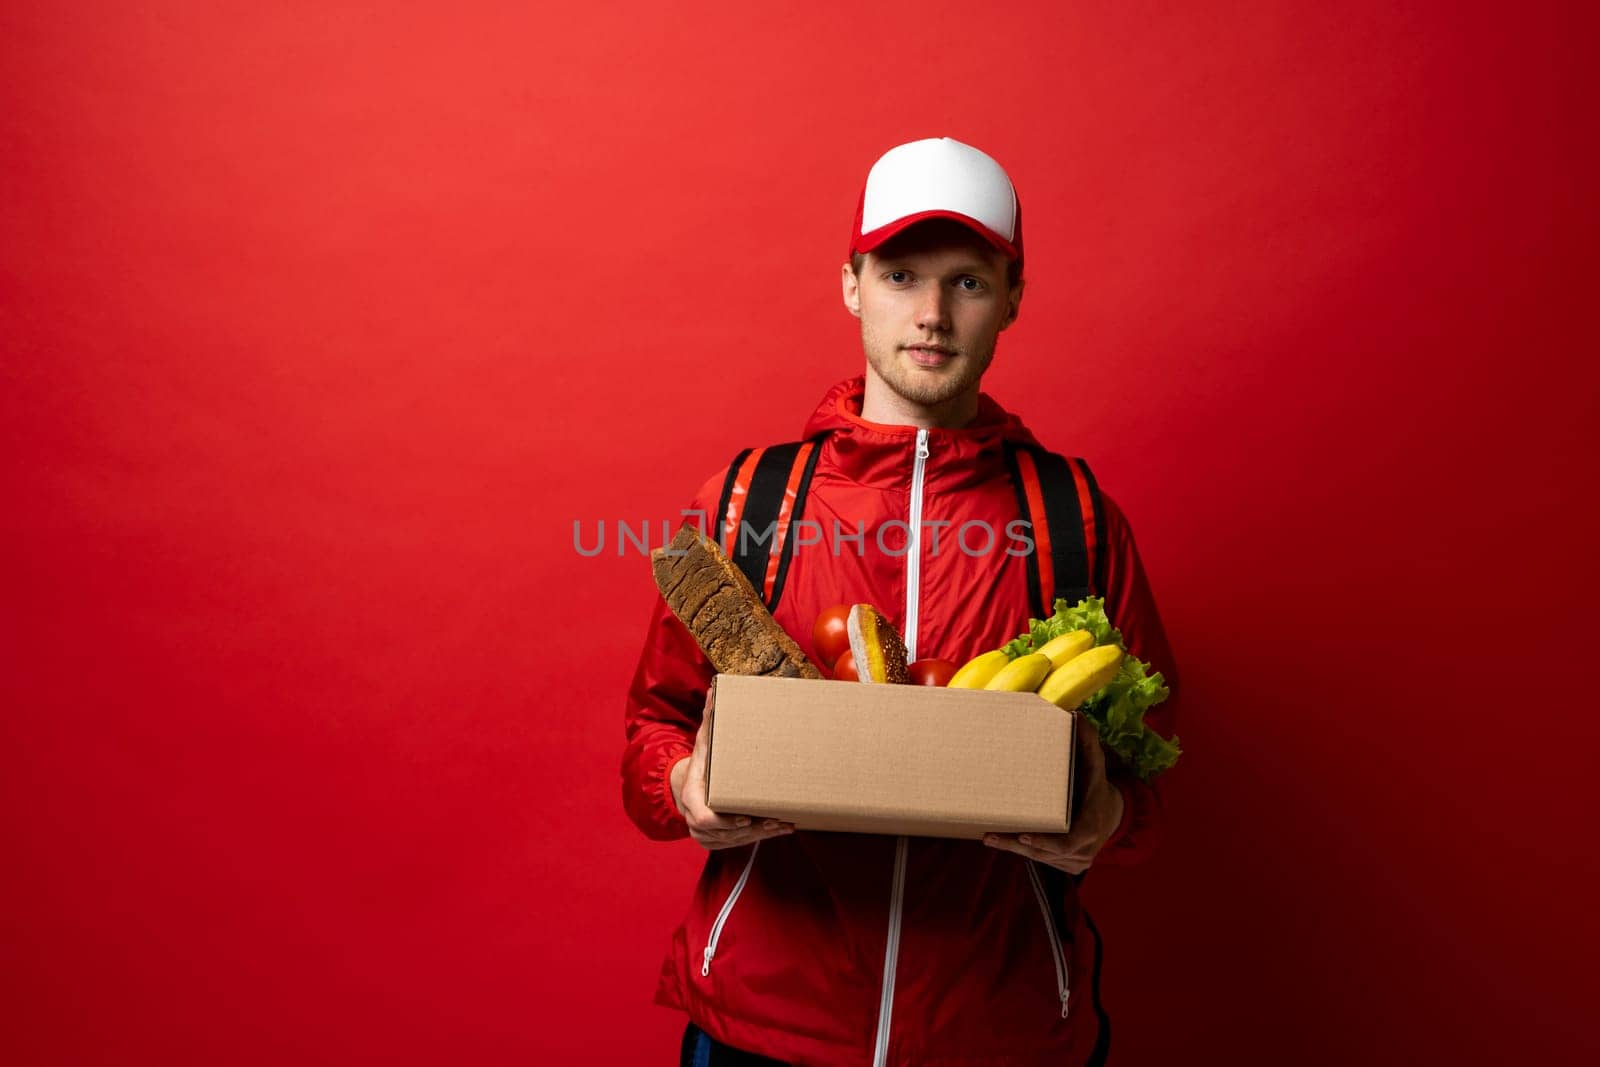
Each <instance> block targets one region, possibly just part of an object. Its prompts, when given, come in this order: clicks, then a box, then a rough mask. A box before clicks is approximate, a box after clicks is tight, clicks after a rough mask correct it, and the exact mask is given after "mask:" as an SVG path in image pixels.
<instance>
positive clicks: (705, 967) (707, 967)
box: [700, 945, 1066, 1019]
mask: <svg viewBox="0 0 1600 1067" xmlns="http://www.w3.org/2000/svg"><path fill="white" fill-rule="evenodd" d="M716 951H717V950H716V949H714V948H712V947H711V946H710V945H707V946H706V951H705V958H706V961H705V962H704V963H702V964H701V965H700V977H701V978H705V977H707V976H709V975H710V974H711V957H712V956H714V955H715V954H716ZM1061 1017H1062V1018H1063V1019H1064V1018H1066V1011H1065V1010H1063V1011H1062V1013H1061Z"/></svg>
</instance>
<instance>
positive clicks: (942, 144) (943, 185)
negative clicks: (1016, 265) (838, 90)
mask: <svg viewBox="0 0 1600 1067" xmlns="http://www.w3.org/2000/svg"><path fill="white" fill-rule="evenodd" d="M930 218H946V219H955V220H956V221H957V222H961V223H964V224H966V225H967V226H969V227H970V228H972V229H973V230H974V231H976V232H977V233H978V234H979V235H980V236H982V237H983V238H984V239H985V240H987V241H988V242H989V243H990V244H992V245H994V247H996V248H998V249H999V250H1000V251H1002V252H1004V253H1005V254H1006V255H1007V256H1008V257H1009V258H1011V259H1016V260H1020V259H1021V258H1022V207H1021V205H1020V204H1019V203H1018V202H1017V192H1016V189H1014V188H1013V187H1012V185H1011V179H1010V178H1009V177H1007V175H1006V172H1005V170H1004V169H1003V168H1002V167H1001V166H1000V164H998V163H996V162H995V161H994V160H993V159H992V158H990V157H989V156H987V155H985V154H984V153H983V152H980V151H978V150H977V149H976V148H973V147H972V146H971V145H967V144H962V143H961V142H960V141H955V140H951V139H950V138H948V137H930V138H928V139H927V140H923V141H912V142H910V143H908V144H903V145H898V146H896V147H894V148H891V149H889V151H887V152H885V153H884V154H883V155H882V156H881V157H879V159H878V161H877V162H876V163H874V164H873V165H872V169H871V170H870V171H868V172H867V184H866V186H865V187H864V188H863V189H862V190H861V201H860V203H858V204H857V205H856V224H855V229H854V231H853V232H852V233H851V235H850V252H851V254H854V253H856V252H870V251H872V250H873V249H874V248H877V247H878V246H879V245H880V244H882V243H883V242H885V241H887V240H888V239H889V238H891V237H893V236H894V235H895V234H897V233H899V232H900V231H901V230H904V229H905V228H906V227H908V226H910V225H911V224H912V223H916V222H921V221H922V220H923V219H930Z"/></svg>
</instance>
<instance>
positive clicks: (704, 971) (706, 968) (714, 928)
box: [700, 841, 761, 978]
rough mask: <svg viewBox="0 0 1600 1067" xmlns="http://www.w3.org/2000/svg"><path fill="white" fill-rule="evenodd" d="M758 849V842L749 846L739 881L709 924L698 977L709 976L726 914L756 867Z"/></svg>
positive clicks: (759, 845) (726, 918) (730, 910)
mask: <svg viewBox="0 0 1600 1067" xmlns="http://www.w3.org/2000/svg"><path fill="white" fill-rule="evenodd" d="M760 848H761V842H760V841H757V842H756V843H755V844H753V845H751V846H750V858H749V859H747V860H745V861H744V871H743V872H742V873H741V874H740V875H739V880H738V881H737V882H735V883H734V886H733V892H731V893H729V894H728V899H727V900H726V901H725V902H724V903H723V905H722V910H721V911H719V912H717V921H716V922H714V923H712V924H711V937H710V939H709V940H707V941H706V949H705V952H704V953H703V955H704V957H705V959H704V962H702V963H701V964H700V977H702V978H705V977H707V976H709V975H710V974H711V959H712V957H713V956H715V955H716V954H717V939H718V938H720V937H721V936H722V924H723V923H725V922H727V921H728V914H729V913H730V912H732V911H733V905H734V904H735V903H736V902H737V901H738V899H739V894H740V893H743V892H744V884H745V883H746V882H748V881H749V880H750V868H752V867H754V866H755V865H756V852H757V851H759V850H760Z"/></svg>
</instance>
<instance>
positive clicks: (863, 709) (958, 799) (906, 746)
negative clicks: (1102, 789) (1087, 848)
mask: <svg viewBox="0 0 1600 1067" xmlns="http://www.w3.org/2000/svg"><path fill="white" fill-rule="evenodd" d="M707 714H708V715H709V716H710V717H711V726H710V740H711V744H710V758H709V759H708V761H707V769H706V796H707V802H708V804H709V805H710V807H711V808H712V810H714V811H720V812H727V813H730V814H741V815H752V816H759V817H766V818H776V819H784V820H788V821H791V822H793V823H794V824H795V825H796V826H797V827H799V828H800V829H802V830H843V831H852V832H856V833H875V834H915V835H919V836H925V837H963V838H978V837H981V836H982V835H983V834H984V832H985V831H1000V832H1006V833H1015V832H1020V831H1026V830H1034V831H1041V832H1046V833H1065V832H1066V830H1067V827H1068V825H1069V819H1070V815H1071V813H1070V810H1069V809H1070V807H1071V798H1072V770H1073V751H1074V750H1073V743H1072V735H1073V728H1074V726H1075V724H1076V721H1077V715H1076V713H1074V712H1069V711H1063V710H1062V709H1060V708H1058V707H1056V706H1055V705H1054V704H1051V703H1050V702H1049V701H1047V700H1045V699H1044V698H1042V697H1040V696H1038V695H1037V694H1035V693H990V692H984V691H980V690H970V689H938V688H931V687H927V686H914V685H871V684H864V683H861V682H834V681H812V680H808V679H801V678H766V677H749V676H743V675H736V674H719V675H717V676H716V678H715V679H713V680H712V683H711V707H710V709H709V711H708V712H707Z"/></svg>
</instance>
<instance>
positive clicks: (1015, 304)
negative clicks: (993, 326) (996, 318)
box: [1000, 278, 1028, 330]
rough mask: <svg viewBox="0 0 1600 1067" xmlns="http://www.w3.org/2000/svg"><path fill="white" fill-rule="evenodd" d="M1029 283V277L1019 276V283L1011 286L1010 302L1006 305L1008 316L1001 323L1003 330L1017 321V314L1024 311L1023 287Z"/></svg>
mask: <svg viewBox="0 0 1600 1067" xmlns="http://www.w3.org/2000/svg"><path fill="white" fill-rule="evenodd" d="M1027 284H1028V279H1026V278H1018V279H1017V284H1016V285H1013V286H1012V287H1011V292H1010V293H1009V294H1008V299H1009V303H1008V305H1007V307H1006V317H1005V319H1004V320H1003V321H1002V322H1001V323H1000V328H1001V329H1002V330H1003V329H1005V328H1006V327H1007V326H1010V325H1011V324H1012V323H1013V322H1016V321H1017V315H1018V314H1019V313H1020V312H1021V311H1022V287H1023V286H1025V285H1027Z"/></svg>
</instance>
